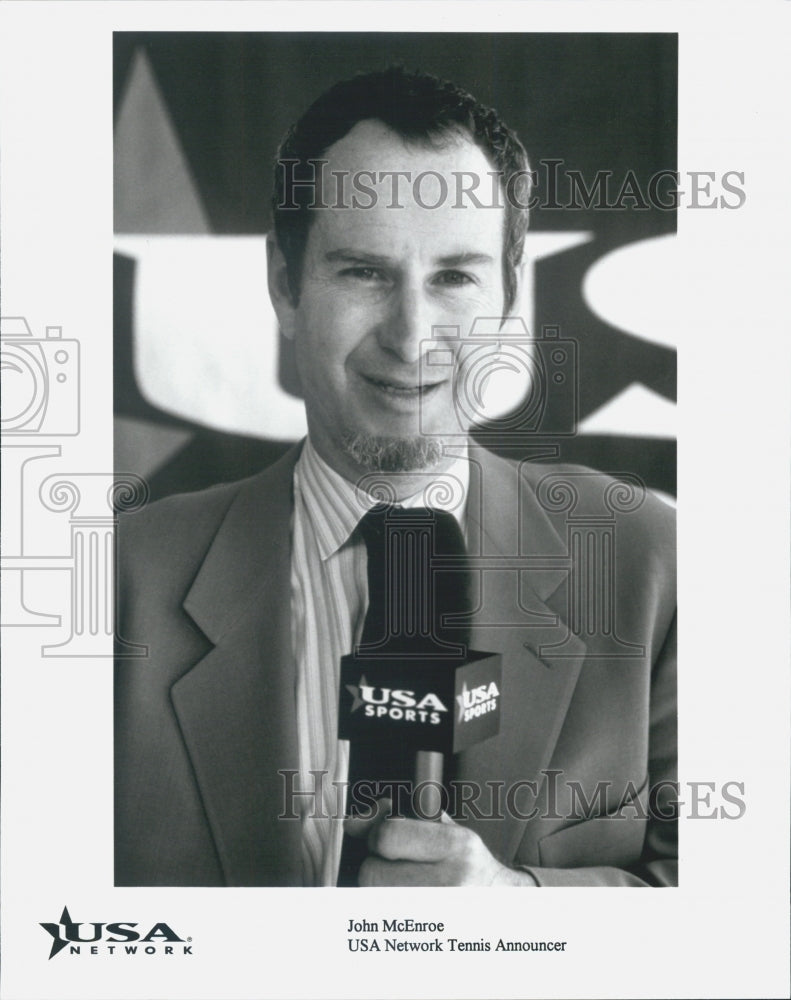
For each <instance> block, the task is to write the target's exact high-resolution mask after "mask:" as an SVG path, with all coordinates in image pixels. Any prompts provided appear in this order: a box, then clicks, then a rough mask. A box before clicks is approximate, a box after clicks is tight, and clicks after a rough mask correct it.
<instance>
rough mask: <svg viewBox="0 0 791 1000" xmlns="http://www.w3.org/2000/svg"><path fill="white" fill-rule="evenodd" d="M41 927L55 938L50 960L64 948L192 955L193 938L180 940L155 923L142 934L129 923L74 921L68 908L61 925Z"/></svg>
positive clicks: (80, 951)
mask: <svg viewBox="0 0 791 1000" xmlns="http://www.w3.org/2000/svg"><path fill="white" fill-rule="evenodd" d="M41 926H42V927H43V928H44V930H45V931H46V932H47V934H49V935H50V936H51V937H52V948H51V949H50V953H49V957H50V958H54V957H55V956H56V955H57V954H59V952H61V951H63V949H64V948H68V949H69V952H68V953H69V954H70V955H82V954H86V955H99V954H103V955H114V954H115V953H116V952H118V953H119V954H121V955H157V954H159V955H191V954H192V944H191V942H192V938H191V937H187V938H182V937H179V935H178V934H176V932H175V931H174V930H173V929H172V928H171V927H170V926H169V925H168V924H165V923H158V924H153V925H152V927H151V928H150V930H148V933H142V932H141V931H140V930H138V928H139V927H140V925H139V924H136V923H132V922H131V921H129V920H121V921H116V922H115V923H109V924H105V923H83V922H81V921H74V920H72V919H71V916H70V915H69V911H68V908H67V907H65V906H64V907H63V913H61V915H60V922H59V923H57V924H41ZM188 942H190V943H188ZM83 949H84V951H83Z"/></svg>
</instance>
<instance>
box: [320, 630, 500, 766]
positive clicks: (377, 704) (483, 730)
mask: <svg viewBox="0 0 791 1000" xmlns="http://www.w3.org/2000/svg"><path fill="white" fill-rule="evenodd" d="M501 685H502V664H501V660H500V654H499V653H484V652H480V651H478V650H472V649H470V650H468V652H467V655H466V656H465V657H464V658H463V659H455V660H448V659H442V658H437V659H432V658H430V657H428V658H426V659H415V658H409V659H397V658H393V659H387V660H377V659H376V658H373V657H361V656H357V655H355V654H349V655H348V656H344V657H342V658H341V683H340V693H339V699H338V736H339V738H340V739H342V740H350V741H351V742H352V743H358V744H378V745H380V746H382V745H387V744H388V743H390V742H391V741H392V743H393V745H394V746H397V747H398V748H399V750H400V751H415V752H417V751H419V750H432V751H435V752H438V753H441V754H455V753H460V752H461V751H462V750H466V749H467V748H468V747H471V746H473V745H475V744H476V743H480V742H481V741H482V740H485V739H488V738H489V737H490V736H496V735H497V733H498V732H499V730H500V700H501V694H500V691H501Z"/></svg>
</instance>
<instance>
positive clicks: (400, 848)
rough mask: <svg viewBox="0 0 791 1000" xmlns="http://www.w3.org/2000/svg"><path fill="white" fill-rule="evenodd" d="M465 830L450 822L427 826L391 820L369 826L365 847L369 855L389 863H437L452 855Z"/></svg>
mask: <svg viewBox="0 0 791 1000" xmlns="http://www.w3.org/2000/svg"><path fill="white" fill-rule="evenodd" d="M467 836H468V831H467V830H465V829H463V828H462V827H459V826H457V825H456V824H455V823H453V821H451V822H450V824H447V823H428V822H426V820H421V819H405V818H403V817H392V818H390V819H386V818H385V819H383V820H382V822H380V823H378V824H374V825H371V826H370V828H369V832H368V847H369V849H370V850H371V852H372V853H373V854H378V855H379V856H380V857H381V858H385V859H387V860H390V861H399V860H404V861H420V862H432V861H441V860H443V859H444V858H447V857H448V856H449V855H452V854H454V853H455V852H456V851H457V850H459V848H460V847H461V845H462V843H463V841H464V840H465V839H466V837H467Z"/></svg>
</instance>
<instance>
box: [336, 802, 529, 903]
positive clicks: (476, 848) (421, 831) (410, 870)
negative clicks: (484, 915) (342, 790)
mask: <svg viewBox="0 0 791 1000" xmlns="http://www.w3.org/2000/svg"><path fill="white" fill-rule="evenodd" d="M391 812H392V805H391V802H390V800H389V799H380V800H379V801H378V803H377V810H376V812H374V813H373V815H371V816H370V817H365V818H360V817H354V818H352V819H347V820H345V821H344V830H345V832H346V833H347V834H349V836H351V837H360V838H363V837H367V838H368V850H369V852H370V853H369V855H368V857H367V858H366V859H365V861H364V862H363V864H362V867H361V868H360V885H361V886H395V885H422V886H426V885H522V886H535V885H536V882H535V879H533V877H532V876H531V875H530V874H528V873H527V872H522V871H514V870H513V869H511V868H506V867H505V865H501V864H500V862H499V861H497V860H496V859H495V858H494V857H492V855H491V854H490V852H489V849H488V848H487V847H486V845H485V844H484V842H483V841H482V840H481V838H480V837H479V836H478V834H477V833H474V832H473V831H472V830H470V829H468V828H467V827H464V826H459V825H458V824H457V823H454V822H453V820H452V819H451V818H450V817H449V816H448V815H447V814H445V813H443V814H442V818H441V820H440V821H439V822H438V823H430V822H427V821H426V820H421V819H406V818H404V817H402V816H391Z"/></svg>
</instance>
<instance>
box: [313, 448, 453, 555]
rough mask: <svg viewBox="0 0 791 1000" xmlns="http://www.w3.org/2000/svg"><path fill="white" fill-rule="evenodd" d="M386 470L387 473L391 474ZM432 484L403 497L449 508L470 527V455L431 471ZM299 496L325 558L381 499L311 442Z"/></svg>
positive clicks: (415, 504) (410, 503) (407, 502)
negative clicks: (326, 458) (331, 462)
mask: <svg viewBox="0 0 791 1000" xmlns="http://www.w3.org/2000/svg"><path fill="white" fill-rule="evenodd" d="M386 475H387V474H386V473H383V474H382V476H383V478H386ZM425 476H426V485H425V486H424V487H422V488H421V489H420V490H418V491H417V493H414V494H413V495H412V496H410V497H406V498H405V499H403V500H399V504H400V505H401V506H402V507H407V508H412V507H432V508H434V509H435V510H447V511H449V512H450V513H451V514H453V516H454V517H455V518H456V520H457V521H458V522H459V525H460V526H461V528H462V531H463V530H464V521H465V510H466V506H467V492H468V487H469V481H470V467H469V462H468V460H467V457H466V456H463V457H462V456H460V457H458V458H456V459H454V461H453V464H452V465H451V466H450V468H449V469H447V470H445V471H444V472H437V473H431V472H427V473H425ZM294 485H295V492H296V496H297V499H298V500H299V498H301V500H302V503H303V504H304V508H305V512H306V513H307V516H308V519H309V520H310V523H311V526H312V528H313V531H314V534H315V537H316V542H317V544H318V549H319V555H320V557H321V560H322V562H323V561H325V560H326V559H328V558H329V557H330V556H331V555H333V554H334V553H335V552H337V551H338V549H340V548H341V546H342V545H344V544H345V543H346V542H347V541H348V539H349V536H350V535H351V534H352V532H353V531H354V529H355V528H356V527H357V524H358V522H359V520H360V518H361V517H362V516H363V514H365V512H366V511H368V510H370V509H371V507H374V506H376V504H377V503H379V502H380V499H379V498H377V497H375V496H371V495H370V494H368V493H365V492H364V491H363V490H361V489H359V488H358V487H357V486H356V485H355V484H354V483H351V482H349V480H348V479H344V478H343V476H341V475H340V473H338V472H336V471H335V470H334V469H332V468H331V467H330V466H329V465H328V464H327V463H326V462H325V461H324V459H323V458H321V456H320V455H319V454H318V452H317V451H316V449H315V448H314V447H313V445H312V443H311V440H310V438H308V439H307V440H306V441H305V445H304V447H303V449H302V453H301V455H300V456H299V460H298V461H297V464H296V467H295V469H294Z"/></svg>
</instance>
